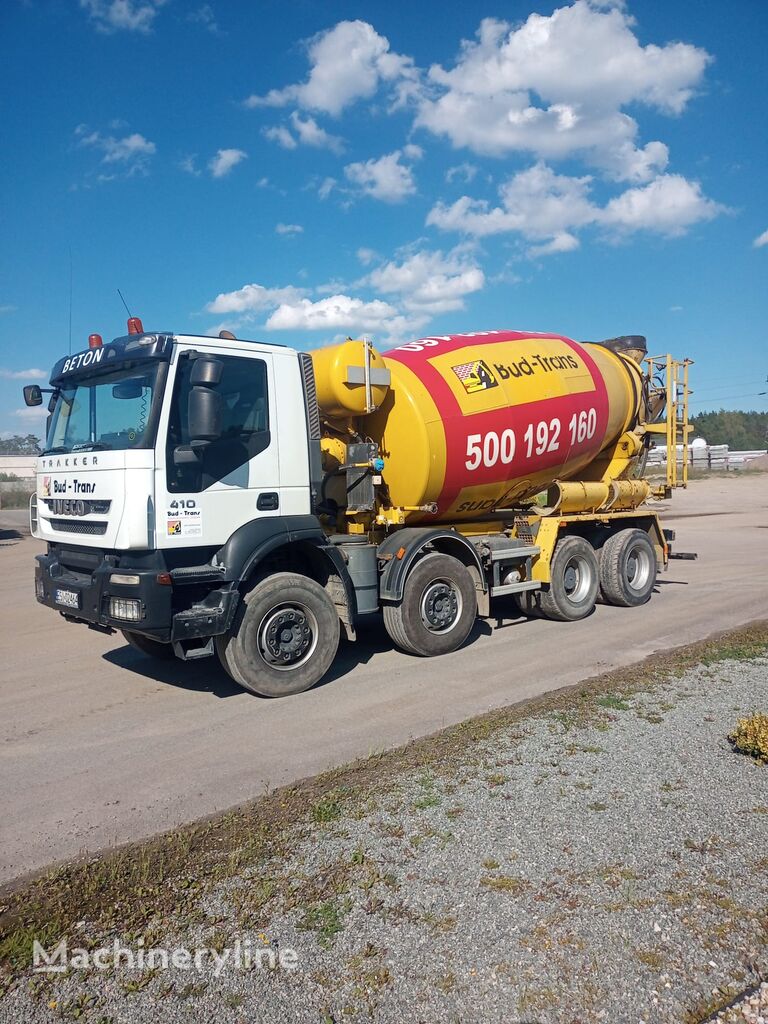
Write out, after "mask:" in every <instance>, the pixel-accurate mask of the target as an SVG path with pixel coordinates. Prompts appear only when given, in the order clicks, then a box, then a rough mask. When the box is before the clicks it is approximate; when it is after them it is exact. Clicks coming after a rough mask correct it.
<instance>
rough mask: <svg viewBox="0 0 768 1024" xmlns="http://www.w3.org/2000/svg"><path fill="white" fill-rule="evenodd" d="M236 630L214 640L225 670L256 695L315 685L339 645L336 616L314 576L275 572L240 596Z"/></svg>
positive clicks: (281, 694) (279, 694) (279, 693)
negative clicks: (242, 601)
mask: <svg viewBox="0 0 768 1024" xmlns="http://www.w3.org/2000/svg"><path fill="white" fill-rule="evenodd" d="M244 605H245V611H244V613H243V615H242V617H241V618H240V620H239V625H238V627H237V629H236V631H235V632H234V634H232V635H229V636H222V637H219V638H217V641H216V650H217V653H218V655H219V660H220V661H221V663H222V665H223V666H224V669H225V670H226V671H227V672H228V673H229V675H230V676H231V677H232V678H233V679H234V680H235V682H236V683H239V684H240V686H242V687H243V688H244V689H246V690H249V691H250V692H251V693H255V694H257V695H258V696H260V697H286V696H289V695H291V694H294V693H302V692H303V691H304V690H308V689H309V688H310V687H311V686H314V685H315V683H318V682H319V681H320V680H321V679H322V677H323V676H324V675H325V673H326V672H327V671H328V669H329V668H330V666H331V662H332V661H333V659H334V657H335V655H336V650H337V648H338V646H339V615H338V612H337V611H336V608H335V606H334V604H333V601H331V599H330V597H329V596H328V594H327V592H326V591H325V590H324V589H323V588H322V587H321V586H320V584H319V583H316V582H315V581H314V580H311V579H309V578H308V577H306V576H300V575H299V574H297V573H292V572H278V573H275V574H274V575H273V576H269V577H267V579H264V580H262V581H261V582H260V583H257V584H256V586H255V587H254V588H253V590H251V591H250V593H248V594H246V596H245V598H244Z"/></svg>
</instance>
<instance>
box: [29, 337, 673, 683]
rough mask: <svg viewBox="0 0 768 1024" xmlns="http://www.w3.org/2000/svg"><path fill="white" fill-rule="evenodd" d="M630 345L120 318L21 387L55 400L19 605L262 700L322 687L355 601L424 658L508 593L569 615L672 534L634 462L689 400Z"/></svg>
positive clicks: (626, 585) (647, 559)
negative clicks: (275, 331)
mask: <svg viewBox="0 0 768 1024" xmlns="http://www.w3.org/2000/svg"><path fill="white" fill-rule="evenodd" d="M645 349H646V346H645V340H644V339H643V338H641V337H638V336H630V337H622V338H616V339H611V340H609V341H605V342H602V343H590V344H588V343H583V344H580V343H577V342H575V341H572V340H570V339H569V338H566V337H562V336H560V335H555V334H538V333H533V332H529V331H488V332H482V333H476V334H454V335H444V336H434V337H428V338H422V339H420V340H418V341H413V342H410V343H408V344H404V345H400V346H399V347H396V348H393V349H389V350H388V351H385V352H380V351H377V350H376V349H375V348H374V347H373V346H372V345H371V343H370V342H369V341H368V340H367V339H363V340H351V339H350V340H347V341H345V342H343V343H341V344H336V345H330V346H328V347H325V348H320V349H317V350H315V351H313V352H298V351H294V350H292V349H290V348H286V347H283V346H280V345H274V344H267V343H263V342H258V341H257V342H254V341H245V340H240V339H237V338H235V337H234V336H233V335H232V334H229V333H228V332H222V335H221V336H220V337H218V338H211V337H199V336H191V335H182V334H173V333H168V332H147V331H145V330H144V328H143V326H142V324H141V321H140V320H139V319H138V318H131V320H129V322H128V334H127V335H126V336H124V337H119V338H116V339H115V340H114V341H112V342H111V343H109V344H103V343H102V339H101V337H100V336H99V335H91V337H90V339H89V346H88V348H87V349H85V350H83V351H81V352H77V353H76V354H74V355H69V356H66V357H64V358H62V359H60V360H59V362H58V363H57V364H56V365H55V367H54V369H53V372H52V375H51V378H50V388H46V389H41V388H40V387H38V386H37V385H30V386H28V387H26V388H25V389H24V395H25V400H26V402H27V404H28V405H40V404H41V403H42V402H43V401H44V398H43V392H44V391H45V393H46V394H48V395H49V396H50V397H49V400H48V410H49V417H48V430H47V439H46V442H45V448H44V451H43V453H42V455H41V457H40V459H39V462H38V467H37V489H36V494H35V495H33V497H32V500H31V504H30V518H31V530H32V533H33V535H34V536H35V537H36V538H38V539H39V540H42V541H45V542H46V543H47V550H46V552H45V554H41V555H38V556H37V565H36V571H35V588H36V596H37V599H38V601H39V602H41V603H42V604H45V605H47V606H49V607H50V608H52V609H56V610H57V611H59V612H60V613H61V615H63V616H64V618H65V619H66V620H67V621H69V622H73V623H81V624H85V625H86V626H88V627H89V628H91V629H96V630H100V631H106V632H113V631H115V630H120V631H121V632H122V634H123V636H124V637H125V639H126V640H127V642H128V643H129V644H131V645H133V647H135V648H137V649H138V650H139V651H141V652H143V653H144V654H146V655H150V656H152V657H156V658H166V657H177V658H181V659H183V660H192V659H198V658H204V657H207V656H210V655H216V656H218V658H219V660H220V661H221V664H222V665H223V666H224V668H225V670H226V671H227V672H228V673H229V675H230V676H231V677H232V678H233V679H234V680H235V681H236V682H237V683H238V684H240V685H241V686H242V687H244V688H245V689H246V690H249V691H251V692H253V693H255V694H259V695H263V696H269V697H275V696H282V695H286V694H295V693H299V692H301V691H303V690H306V689H308V688H309V687H311V686H313V685H314V684H315V683H317V682H318V681H319V680H320V679H321V678H322V677H323V675H324V674H325V673H326V672H327V670H328V669H329V667H330V665H331V663H332V661H333V659H334V656H335V654H336V650H337V647H338V644H339V639H340V636H341V634H342V633H343V634H344V635H345V636H346V638H347V639H349V640H354V639H355V636H356V629H357V627H358V626H359V624H360V622H361V620H364V619H365V617H367V616H372V615H376V614H381V615H382V617H383V622H384V627H385V629H386V631H387V633H388V634H389V636H390V637H391V639H392V641H393V642H394V643H395V644H396V645H397V646H398V647H399V648H401V649H402V650H403V651H406V652H408V653H409V654H412V655H420V656H425V657H426V656H433V655H444V654H448V653H450V652H452V651H454V650H456V649H457V648H459V647H461V645H462V644H463V643H464V642H465V641H466V639H467V637H468V635H469V633H470V631H471V630H472V627H473V624H474V622H475V620H476V618H477V616H485V617H488V616H489V615H490V614H491V605H492V601H493V600H495V599H497V598H500V597H503V596H505V595H507V596H509V597H511V598H512V599H513V600H514V601H515V602H516V606H517V610H518V613H519V614H522V615H526V616H543V617H546V618H549V619H558V620H565V621H568V620H576V619H581V618H583V617H585V616H586V615H588V614H590V613H591V612H592V611H593V609H594V608H595V604H596V602H597V601H598V599H600V600H601V601H602V602H605V603H608V604H613V605H619V606H622V607H632V606H637V605H642V604H643V603H644V602H646V601H648V600H649V598H650V597H651V594H652V592H653V589H654V584H655V581H656V575H657V572H658V571H659V570H660V569H662V568H664V567H665V566H666V564H667V560H668V557H669V553H670V539H671V538H670V535H669V533H668V532H666V533H665V531H664V530H663V529H662V527H661V525H660V522H659V519H658V517H657V515H656V514H655V512H654V511H653V510H652V508H650V507H648V505H647V504H645V502H646V499H648V498H649V496H650V495H651V486H650V484H649V483H648V482H647V481H646V480H645V479H643V467H644V458H645V455H646V453H647V451H648V447H649V444H650V442H651V439H652V437H653V436H654V434H655V433H659V432H661V433H665V434H666V440H667V442H668V443H669V442H670V441H671V442H672V448H671V450H674V443H675V440H678V439H679V438H680V436H681V432H682V436H683V437H684V436H685V431H686V426H685V423H684V422H683V421H681V417H680V414H679V410H680V408H681V407H682V408H683V409H684V406H685V396H687V363H686V364H677V363H674V362H672V361H671V360H669V359H667V360H666V364H665V363H664V361H663V360H662V362H661V363H659V362H658V361H656V360H651V361H650V362H647V363H646V366H647V368H646V369H644V361H646V351H645ZM680 365H684V366H685V374H686V384H685V386H684V387H683V388H682V390H681V389H680V386H679V383H678V378H677V376H676V374H677V370H678V367H679V366H680ZM665 366H666V371H667V379H663V378H664V373H662V375H661V378H662V379H660V378H659V375H658V373H657V372H655V371H658V370H659V369H661V370H662V371H663V370H664V368H665ZM673 378H674V386H673V384H672V379H673ZM681 379H682V378H681ZM681 395H682V406H681V402H679V401H678V399H680V397H681ZM683 419H684V417H683ZM672 462H674V460H672ZM665 488H666V484H665V485H663V486H662V489H661V491H658V490H657V493H662V492H664V490H665ZM598 614H599V612H598Z"/></svg>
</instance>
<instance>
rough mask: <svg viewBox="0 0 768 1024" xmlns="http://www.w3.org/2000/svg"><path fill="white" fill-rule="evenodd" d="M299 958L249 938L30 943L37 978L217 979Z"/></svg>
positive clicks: (288, 965) (289, 965) (290, 966)
mask: <svg viewBox="0 0 768 1024" xmlns="http://www.w3.org/2000/svg"><path fill="white" fill-rule="evenodd" d="M298 962H299V955H298V953H297V952H296V950H295V949H291V948H290V947H288V946H286V947H285V948H279V947H278V946H277V944H276V943H274V942H273V943H269V944H266V945H265V944H264V940H262V944H261V945H259V944H258V943H255V942H254V941H253V940H252V939H250V938H244V939H235V941H234V942H233V943H232V945H231V946H222V947H220V948H215V947H213V946H196V947H193V948H190V947H189V946H150V947H147V946H146V945H145V940H144V939H143V938H139V939H137V940H136V942H135V943H134V944H132V945H127V944H125V943H123V942H122V941H121V940H120V939H113V940H112V942H111V944H109V945H105V946H97V947H94V948H91V949H86V948H85V947H84V946H71V945H70V944H69V943H68V941H67V939H66V938H64V939H61V940H60V941H59V943H58V945H56V946H52V947H51V948H49V949H46V948H45V947H44V946H43V945H42V944H41V943H40V942H38V940H37V939H35V940H34V941H33V943H32V968H33V971H34V972H35V973H36V974H63V973H64V972H65V971H71V970H75V971H91V970H97V971H113V970H116V969H118V968H124V969H125V970H129V971H131V970H138V971H145V970H150V971H152V970H169V969H171V968H175V969H176V970H180V971H197V972H198V973H202V972H204V971H208V970H210V969H211V968H212V969H213V975H214V977H215V978H218V977H219V976H220V975H221V974H222V972H223V971H225V970H234V971H252V970H258V969H261V970H270V971H274V970H277V969H278V968H282V969H283V970H286V971H294V970H296V968H297V967H298Z"/></svg>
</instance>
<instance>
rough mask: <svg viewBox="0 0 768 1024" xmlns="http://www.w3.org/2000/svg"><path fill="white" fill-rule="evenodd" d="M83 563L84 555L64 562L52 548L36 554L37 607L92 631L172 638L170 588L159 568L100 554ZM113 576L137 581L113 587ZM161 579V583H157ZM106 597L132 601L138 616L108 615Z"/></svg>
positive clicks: (166, 639)
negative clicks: (135, 578) (44, 607)
mask: <svg viewBox="0 0 768 1024" xmlns="http://www.w3.org/2000/svg"><path fill="white" fill-rule="evenodd" d="M75 561H77V559H75ZM88 562H89V559H88V556H87V554H85V555H83V556H82V558H81V559H80V560H79V564H76V565H73V564H72V563H71V562H69V563H67V564H64V563H63V562H62V561H61V556H60V554H59V553H58V552H57V551H56V550H55V549H49V551H48V553H47V554H44V555H37V566H36V567H35V594H36V596H37V600H38V601H39V602H40V604H44V605H47V606H48V607H49V608H54V609H55V610H56V611H58V612H61V614H62V615H63V616H64V617H65V618H67V619H70V620H73V621H75V622H84V623H87V624H88V625H89V626H91V627H93V628H95V629H106V630H111V629H128V630H132V631H134V632H137V633H143V634H145V635H146V636H149V637H152V638H153V639H155V640H161V641H163V642H167V641H170V640H171V638H172V637H171V633H172V629H173V586H172V585H171V584H170V578H169V577H168V573H167V572H165V571H164V569H163V568H162V567H161V566H159V565H154V566H151V567H143V566H135V565H126V564H125V562H126V559H125V557H120V556H118V555H101V554H100V553H99V556H98V557H97V558H96V557H94V558H93V560H92V564H88ZM114 573H122V574H126V573H128V574H130V575H131V576H135V577H137V578H138V581H139V582H138V583H136V584H125V583H116V582H114V581H113V580H112V575H113V574H114ZM163 576H164V577H165V578H166V582H160V579H161V577H163ZM73 595H74V596H73ZM111 598H119V599H123V600H124V601H132V602H136V603H137V605H138V617H137V618H131V619H128V618H123V617H117V616H114V615H111V614H110V599H111Z"/></svg>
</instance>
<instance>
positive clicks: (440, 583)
mask: <svg viewBox="0 0 768 1024" xmlns="http://www.w3.org/2000/svg"><path fill="white" fill-rule="evenodd" d="M462 606H463V602H462V599H461V591H460V590H459V589H458V587H457V586H456V585H455V583H454V582H453V581H452V580H448V579H437V580H432V582H431V583H429V584H428V585H427V586H426V587H425V588H424V593H423V594H422V595H421V603H420V606H419V611H420V613H421V621H422V622H423V623H424V625H425V627H426V628H427V629H428V630H429V631H430V633H450V631H451V630H452V629H453V628H454V626H455V625H456V623H457V622H458V621H459V619H460V618H461V609H462Z"/></svg>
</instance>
